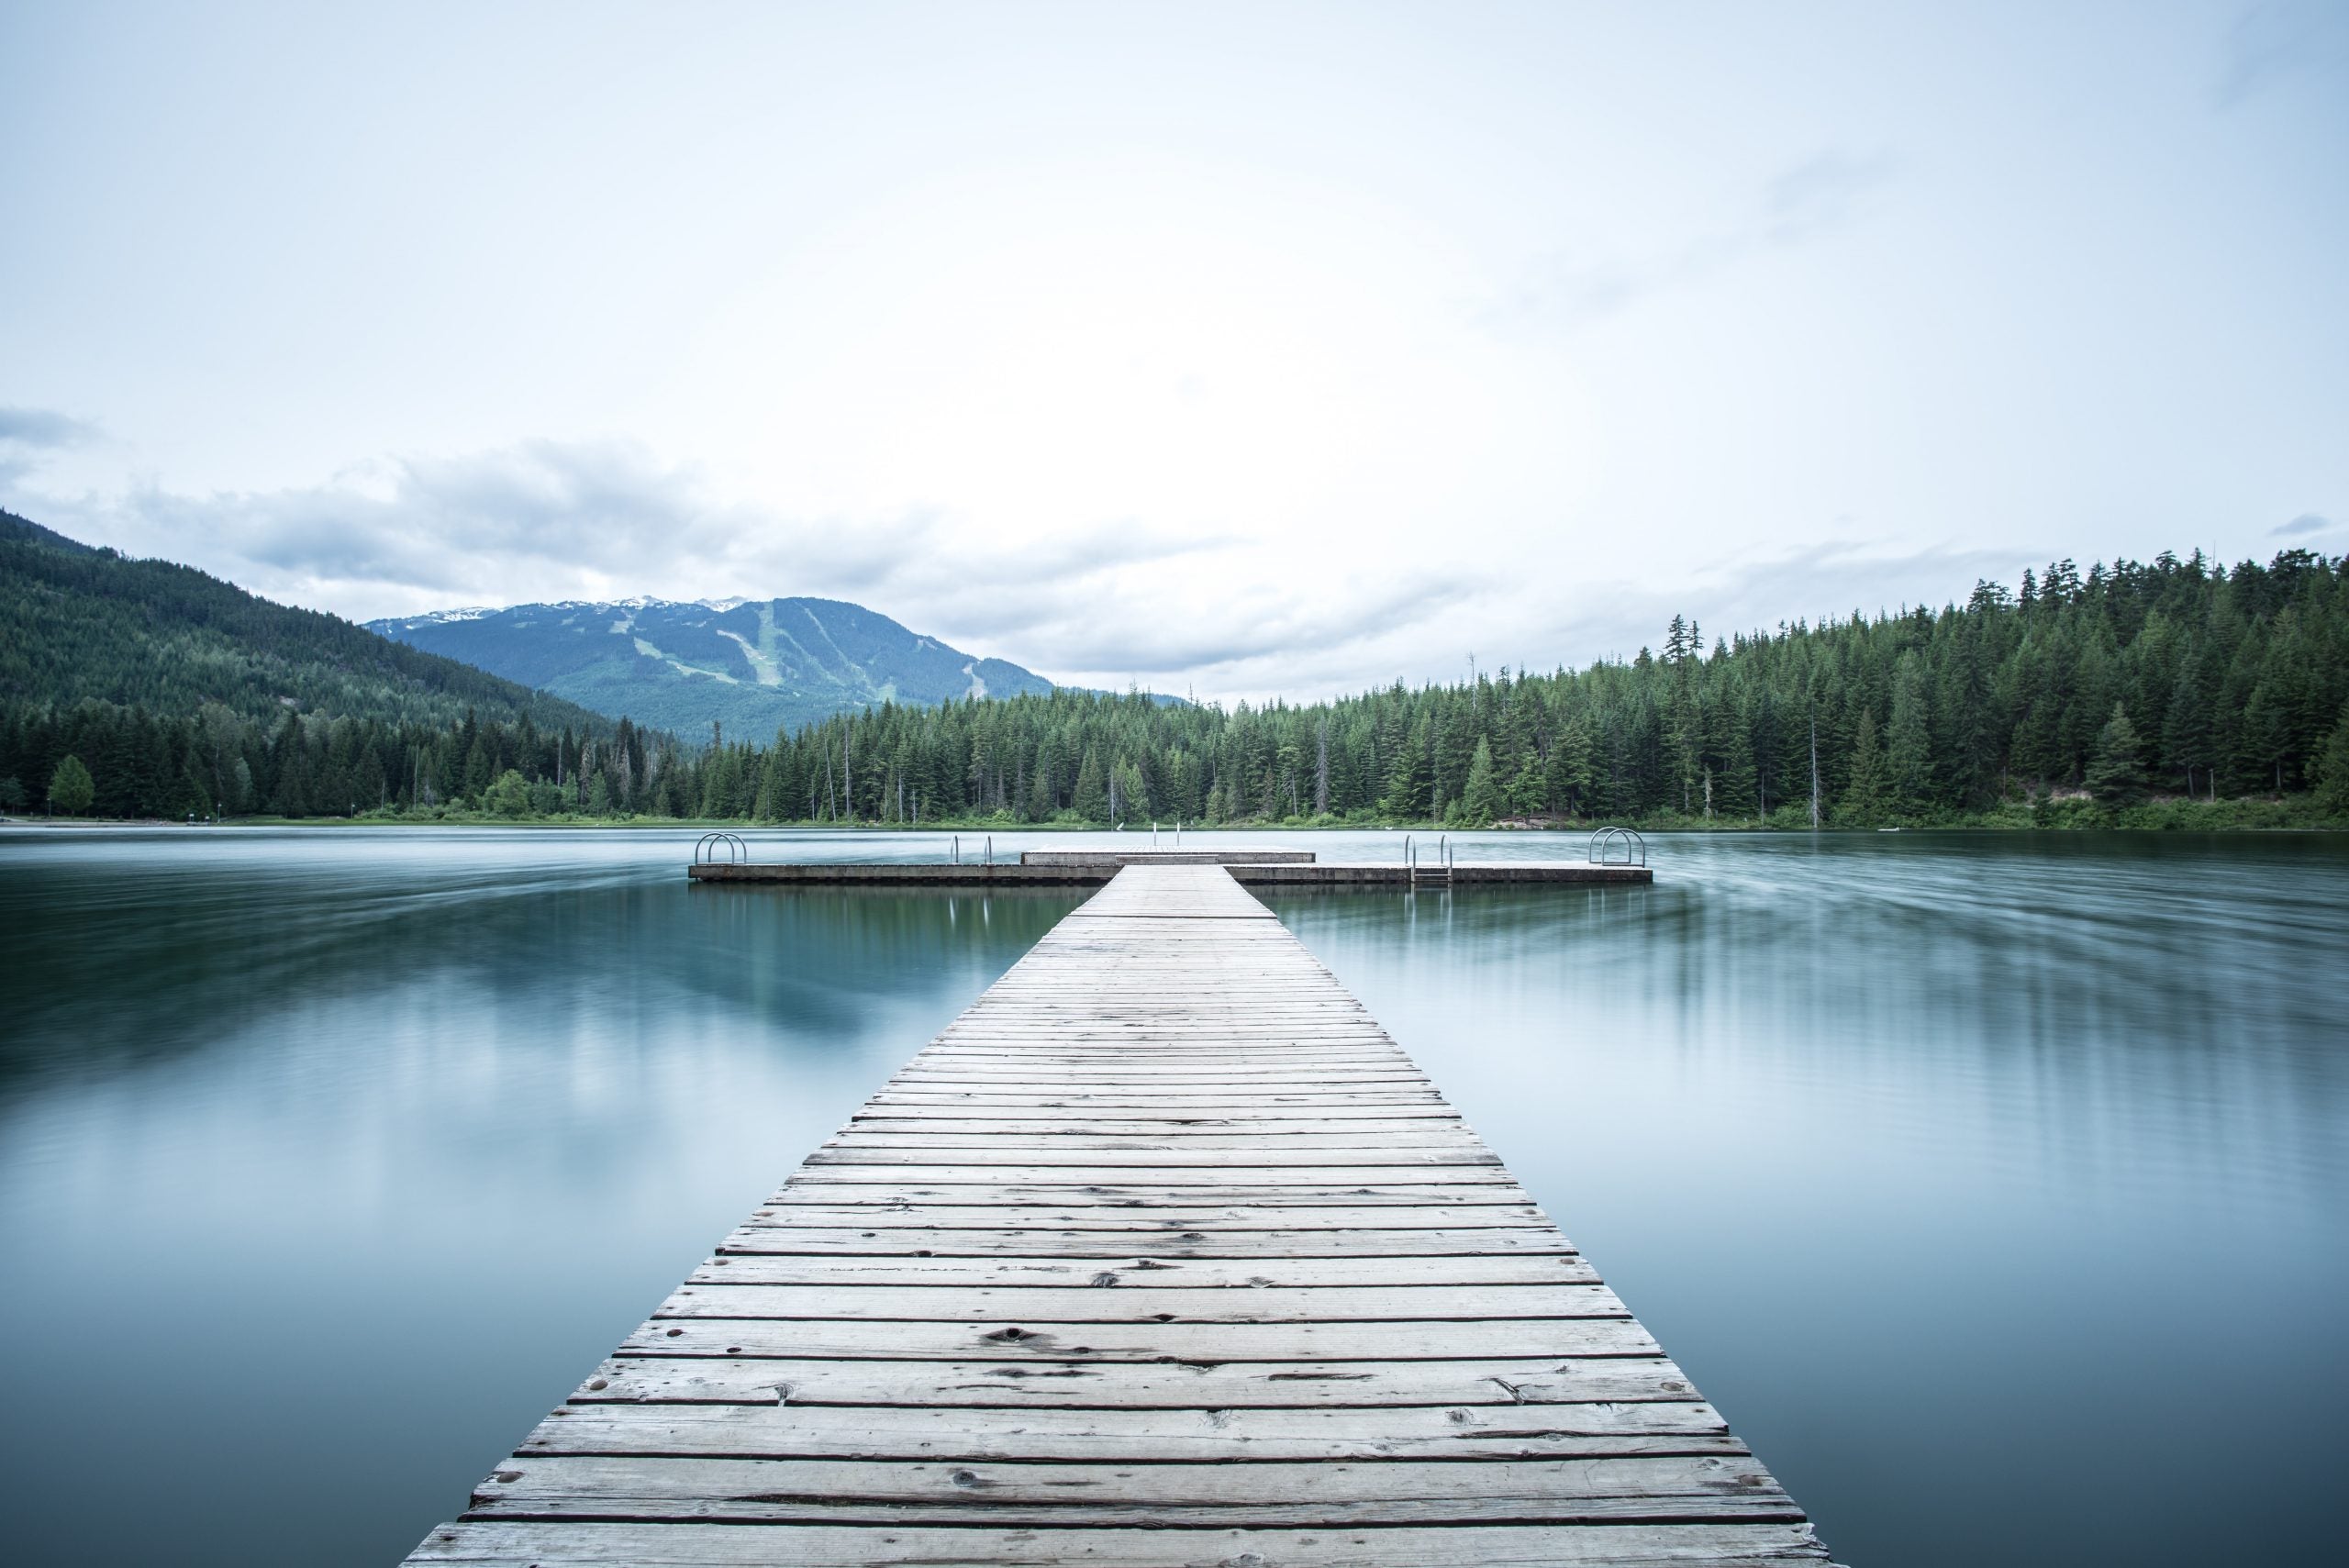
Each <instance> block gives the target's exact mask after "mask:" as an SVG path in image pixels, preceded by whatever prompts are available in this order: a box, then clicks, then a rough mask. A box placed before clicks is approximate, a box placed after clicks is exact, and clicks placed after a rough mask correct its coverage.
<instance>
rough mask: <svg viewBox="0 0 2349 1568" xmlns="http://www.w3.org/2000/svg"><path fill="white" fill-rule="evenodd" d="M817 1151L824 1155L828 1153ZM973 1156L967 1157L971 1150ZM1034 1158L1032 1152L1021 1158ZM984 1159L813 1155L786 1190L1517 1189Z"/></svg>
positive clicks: (1447, 1176) (1378, 1173) (1277, 1169)
mask: <svg viewBox="0 0 2349 1568" xmlns="http://www.w3.org/2000/svg"><path fill="white" fill-rule="evenodd" d="M822 1152H823V1151H822V1150H820V1149H819V1150H818V1151H817V1153H818V1154H820V1153H822ZM966 1152H967V1151H966ZM1022 1152H1027V1151H1022ZM977 1158H978V1156H975V1155H973V1156H970V1157H969V1158H968V1159H964V1160H961V1161H957V1162H953V1163H951V1164H932V1163H930V1162H926V1161H920V1160H910V1159H907V1160H892V1161H886V1162H884V1161H879V1160H855V1161H830V1160H825V1161H818V1160H816V1159H815V1158H814V1157H813V1156H812V1155H811V1156H810V1157H809V1162H808V1163H807V1165H805V1166H803V1167H801V1168H800V1169H799V1170H798V1171H797V1172H796V1173H794V1174H793V1176H792V1177H791V1179H790V1181H789V1182H787V1183H786V1184H785V1190H786V1191H789V1190H794V1189H806V1188H812V1187H821V1186H827V1185H829V1184H834V1183H839V1182H855V1183H859V1184H871V1183H874V1182H921V1183H925V1184H952V1185H958V1186H971V1185H979V1186H992V1185H994V1184H996V1183H998V1182H1025V1183H1029V1184H1035V1185H1058V1186H1068V1187H1098V1186H1125V1185H1131V1184H1136V1183H1145V1184H1150V1185H1153V1186H1191V1187H1220V1186H1222V1185H1223V1184H1225V1183H1226V1182H1227V1181H1229V1180H1230V1178H1231V1177H1232V1176H1233V1175H1234V1174H1238V1175H1240V1176H1241V1178H1242V1179H1243V1180H1245V1181H1247V1182H1248V1183H1249V1184H1252V1185H1255V1186H1266V1187H1289V1186H1295V1187H1319V1188H1323V1189H1328V1188H1331V1187H1378V1186H1390V1185H1396V1184H1406V1185H1417V1184H1421V1183H1425V1182H1432V1181H1442V1182H1450V1183H1454V1184H1459V1185H1463V1186H1486V1187H1492V1186H1500V1187H1510V1188H1516V1187H1517V1182H1516V1180H1515V1179H1514V1178H1513V1177H1511V1176H1510V1175H1509V1173H1508V1172H1507V1171H1506V1170H1504V1169H1503V1168H1502V1167H1501V1166H1499V1165H1459V1164H1445V1163H1431V1162H1427V1161H1415V1160H1393V1161H1386V1162H1381V1163H1378V1164H1375V1165H1369V1164H1351V1165H1311V1164H1306V1165H1286V1164H1275V1163H1268V1162H1264V1161H1252V1162H1249V1163H1248V1164H1247V1165H1245V1166H1236V1165H1230V1164H1187V1163H1179V1162H1173V1161H1172V1160H1171V1158H1170V1159H1164V1160H1156V1161H1137V1162H1108V1161H1099V1162H1093V1163H1088V1164H1083V1165H1074V1164H1059V1163H1047V1162H1031V1163H1021V1164H1017V1165H1010V1164H1005V1165H987V1164H978V1163H974V1161H975V1160H976V1159H977Z"/></svg>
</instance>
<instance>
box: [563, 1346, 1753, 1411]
mask: <svg viewBox="0 0 2349 1568" xmlns="http://www.w3.org/2000/svg"><path fill="white" fill-rule="evenodd" d="M571 1398H572V1402H573V1403H574V1404H597V1403H607V1402H608V1403H618V1404H633V1403H652V1404H662V1403H668V1404H692V1405H774V1404H788V1405H795V1406H796V1405H906V1406H917V1407H924V1408H933V1407H935V1408H943V1407H951V1406H968V1405H1002V1406H1012V1407H1029V1406H1050V1405H1067V1406H1083V1407H1093V1408H1114V1409H1150V1408H1159V1409H1166V1408H1172V1409H1186V1410H1196V1409H1207V1410H1239V1409H1254V1408H1267V1407H1271V1408H1278V1407H1291V1406H1324V1407H1328V1406H1338V1407H1355V1408H1359V1407H1367V1406H1375V1405H1431V1406H1465V1405H1599V1404H1606V1405H1625V1404H1652V1403H1664V1404H1674V1405H1689V1406H1691V1409H1690V1410H1689V1411H1687V1412H1686V1413H1685V1414H1686V1416H1687V1419H1689V1420H1697V1419H1699V1418H1700V1416H1701V1418H1709V1415H1710V1410H1711V1407H1709V1406H1705V1405H1701V1404H1698V1403H1696V1396H1695V1393H1694V1391H1693V1389H1692V1388H1691V1386H1690V1385H1689V1382H1688V1379H1687V1374H1685V1373H1682V1372H1681V1370H1680V1369H1679V1368H1678V1367H1676V1366H1675V1365H1674V1364H1673V1363H1672V1362H1669V1361H1666V1360H1664V1358H1663V1357H1661V1356H1598V1357H1591V1358H1588V1359H1583V1360H1569V1359H1562V1358H1560V1357H1556V1356H1546V1357H1536V1358H1533V1359H1531V1360H1522V1359H1520V1360H1515V1361H1432V1362H1213V1363H1198V1362H1185V1363H1182V1364H1179V1365H1171V1366H1170V1365H1164V1364H1159V1363H1154V1362H1145V1363H1141V1364H1136V1363H1133V1362H1034V1363H1031V1364H1027V1365H1021V1364H1019V1363H1016V1362H933V1361H904V1362H888V1361H792V1360H762V1361H744V1360H742V1359H740V1357H727V1358H721V1359H718V1360H711V1359H708V1358H707V1357H684V1358H678V1359H671V1358H667V1357H660V1356H615V1357H613V1358H612V1359H610V1360H608V1361H607V1362H604V1363H603V1365H601V1366H599V1367H597V1368H596V1370H595V1372H594V1373H590V1374H589V1375H588V1377H587V1379H586V1381H585V1382H584V1383H582V1384H581V1385H579V1387H578V1388H577V1390H575V1391H574V1392H573V1394H572V1396H571ZM1624 1419H1630V1418H1629V1417H1628V1416H1627V1417H1625V1418H1624Z"/></svg>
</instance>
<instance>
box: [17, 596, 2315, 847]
mask: <svg viewBox="0 0 2349 1568" xmlns="http://www.w3.org/2000/svg"><path fill="white" fill-rule="evenodd" d="M2344 575H2349V562H2344V560H2343V559H2340V558H2334V559H2328V558H2326V557H2324V556H2322V555H2320V554H2315V553H2311V552H2310V551H2307V550H2288V551H2285V552H2284V553H2282V554H2279V555H2277V556H2276V557H2275V558H2274V559H2273V560H2272V561H2270V562H2267V563H2266V564H2265V565H2261V564H2258V563H2256V562H2243V563H2242V564H2240V565H2238V566H2236V567H2234V568H2232V570H2229V569H2226V568H2224V567H2221V566H2220V565H2219V564H2217V563H2215V562H2210V561H2208V560H2206V559H2205V558H2204V557H2203V556H2202V555H2201V554H2200V552H2199V551H2198V552H2196V553H2195V554H2193V555H2192V556H2190V557H2188V558H2187V559H2185V560H2180V559H2178V558H2177V557H2176V556H2174V555H2171V554H2168V553H2164V554H2163V555H2161V556H2159V557H2157V558H2156V559H2155V560H2154V561H2153V562H2149V563H2139V562H2129V561H2123V562H2119V563H2117V564H2115V565H2112V566H2110V567H2107V566H2104V565H2102V564H2097V565H2094V566H2091V567H2090V568H2088V569H2087V571H2086V572H2082V571H2080V570H2079V569H2078V568H2077V566H2076V565H2075V564H2074V563H2073V562H2070V561H2059V562H2055V563H2054V564H2052V565H2050V566H2049V567H2048V568H2047V569H2046V571H2045V572H2044V573H2035V572H2026V573H2024V574H2023V578H2022V583H2021V589H2020V591H2013V590H2009V589H2008V588H2006V587H2005V586H2003V585H2001V584H1992V583H1987V582H1986V583H1982V584H1977V585H1976V588H1975V590H1974V592H1973V594H1972V595H1971V596H1970V597H1969V598H1968V599H1967V601H1966V602H1965V604H1964V605H1949V606H1943V608H1941V609H1939V610H1932V609H1928V608H1925V607H1921V606H1920V607H1919V608H1916V609H1913V610H1903V611H1901V612H1899V613H1898V614H1887V615H1878V616H1876V617H1864V616H1861V615H1859V614H1857V613H1855V614H1854V615H1853V616H1852V617H1849V618H1847V619H1830V620H1827V621H1824V622H1821V623H1820V624H1818V625H1811V624H1808V623H1804V622H1796V623H1792V624H1782V625H1781V626H1779V627H1778V628H1776V629H1775V630H1771V631H1755V632H1747V633H1740V634H1737V635H1734V636H1731V637H1730V638H1727V639H1718V638H1717V639H1713V640H1712V641H1711V643H1710V644H1709V645H1708V643H1707V641H1706V639H1705V637H1704V634H1703V633H1702V631H1701V630H1700V628H1698V626H1697V625H1696V624H1695V623H1694V622H1692V621H1689V620H1687V619H1686V618H1685V617H1675V619H1674V620H1673V622H1672V623H1671V625H1670V626H1669V627H1668V628H1666V629H1665V631H1664V637H1663V639H1662V640H1661V643H1660V645H1659V646H1658V647H1656V648H1654V649H1642V651H1640V653H1639V655H1638V656H1637V657H1636V658H1634V659H1631V660H1628V661H1609V662H1599V663H1597V664H1593V665H1590V666H1589V667H1587V668H1585V669H1582V670H1577V671H1567V670H1564V669H1560V670H1556V671H1553V672H1551V673H1524V672H1511V671H1509V670H1508V669H1507V668H1503V669H1501V670H1498V671H1497V672H1494V673H1489V674H1483V673H1479V674H1476V675H1475V676H1474V677H1473V678H1471V679H1469V680H1466V681H1463V682H1459V683H1454V684H1444V685H1426V686H1420V687H1418V688H1408V687H1406V686H1404V685H1402V684H1399V683H1398V684H1396V685H1393V686H1390V687H1387V688H1385V689H1383V690H1378V691H1373V692H1368V693H1364V694H1363V695H1359V696H1353V697H1348V698H1343V699H1340V700H1338V701H1334V702H1329V703H1319V704H1307V705H1295V704H1289V703H1283V702H1275V703H1271V704H1267V705H1264V706H1252V705H1249V704H1244V703H1243V704H1241V705H1238V706H1234V707H1231V708H1230V709H1226V708H1224V707H1221V706H1168V705H1163V704H1161V703H1158V702H1156V701H1153V700H1152V699H1151V698H1149V697H1146V696H1142V695H1104V694H1091V693H1081V692H1073V691H1055V692H1052V693H1051V694H1049V695H1030V696H1019V697H1012V698H1008V699H975V700H960V701H953V702H949V703H945V704H943V705H941V706H936V707H923V706H897V705H883V706H878V707H874V708H870V709H866V710H863V711H858V712H852V713H845V714H841V715H837V716H834V717H830V718H828V719H825V720H822V721H820V722H818V723H815V724H810V725H807V726H806V727H804V728H800V729H798V730H797V731H796V732H792V733H788V734H778V735H777V736H776V737H775V738H774V740H772V741H771V742H764V743H761V742H756V741H750V740H727V739H726V738H725V737H724V736H722V735H717V734H714V735H713V736H712V738H711V740H710V742H709V743H708V744H707V745H701V746H688V745H686V744H684V743H682V742H680V741H678V740H675V739H674V738H672V737H668V736H665V735H657V734H652V733H650V732H647V731H644V730H642V729H640V728H636V727H634V726H631V725H629V724H627V723H625V722H623V723H622V724H621V725H620V726H619V728H618V732H617V737H616V738H607V739H604V740H596V739H594V738H590V737H584V736H581V735H577V734H575V733H573V731H572V730H570V729H568V728H565V729H563V730H561V731H556V732H549V731H545V730H541V729H539V728H535V727H534V726H533V725H532V723H531V721H530V719H529V717H528V716H527V715H525V716H524V717H521V718H520V719H519V720H518V721H508V722H485V721H483V720H480V719H479V718H477V717H474V716H473V715H470V714H469V715H468V716H467V717H466V718H465V719H464V721H463V722H462V724H459V725H454V726H448V727H443V728H430V727H425V726H417V725H405V726H398V727H392V726H387V725H385V724H383V723H380V722H361V721H355V720H350V719H336V718H328V717H322V716H318V715H314V714H301V715H296V714H293V713H290V712H289V713H287V714H285V715H284V716H283V717H280V718H279V719H278V720H277V721H276V722H275V723H274V724H273V725H262V724H258V723H254V722H252V721H243V722H242V727H241V728H240V727H239V723H237V722H234V721H235V720H236V716H235V715H233V714H228V713H227V712H226V710H218V711H216V710H215V709H214V708H213V707H211V706H207V707H206V708H205V709H202V710H199V711H198V712H197V713H196V714H195V715H192V716H189V717H183V718H173V717H161V716H158V715H153V714H148V713H145V712H143V711H139V710H129V711H125V710H120V709H109V708H106V707H105V706H103V705H95V704H84V705H83V706H79V707H77V708H74V709H72V710H71V711H67V712H58V711H53V710H49V709H40V710H32V709H20V710H19V711H17V713H15V714H13V715H10V716H8V717H6V722H5V723H0V744H5V746H6V751H0V790H5V789H6V783H5V781H6V780H7V779H15V780H17V781H18V786H17V787H18V791H19V793H20V794H23V793H29V792H30V790H31V787H32V786H31V784H29V783H28V781H39V782H40V783H41V784H47V783H48V782H49V781H50V779H51V777H52V771H53V769H54V768H55V767H56V766H57V765H58V764H59V763H61V762H62V760H63V758H64V757H65V756H66V755H67V754H69V753H70V754H72V755H75V756H77V757H78V758H79V759H80V760H81V761H82V762H84V763H86V764H87V765H88V770H89V773H90V774H91V777H92V779H93V781H94V784H95V806H94V808H95V809H96V810H98V811H100V812H101V813H103V814H106V815H148V814H151V815H173V814H176V812H177V811H178V810H179V809H180V808H181V807H182V806H185V807H186V808H188V809H195V802H196V801H197V800H199V799H201V800H202V801H204V802H205V803H206V804H208V805H211V806H217V808H219V809H223V810H232V811H259V810H267V811H270V812H272V813H273V814H276V815H284V816H299V815H320V814H324V815H332V814H339V813H347V812H349V811H351V810H358V811H362V812H364V811H366V810H369V809H371V808H372V809H378V810H385V811H406V812H415V811H445V810H448V809H450V808H451V806H462V807H463V808H466V809H473V810H482V811H486V812H489V813H491V814H493V815H499V816H508V817H530V816H551V815H558V814H563V813H578V814H584V815H591V816H596V817H605V816H618V815H625V814H635V815H645V816H653V817H692V818H711V819H733V820H751V821H763V822H813V823H823V822H840V823H847V822H859V823H881V824H904V825H908V826H911V825H918V824H927V823H938V824H941V825H946V824H950V823H963V822H974V821H984V822H993V823H1006V824H1012V823H1028V824H1034V823H1070V824H1105V823H1108V822H1112V821H1124V822H1141V821H1150V820H1158V821H1172V820H1175V819H1180V820H1182V821H1185V822H1193V823H1201V824H1209V825H1212V824H1239V823H1257V822H1266V823H1269V822H1287V821H1307V822H1310V821H1324V822H1332V823H1370V822H1410V823H1418V822H1442V823H1447V824H1453V825H1459V826H1484V825H1488V824H1490V823H1493V822H1496V821H1506V820H1511V819H1523V820H1529V821H1545V820H1575V821H1580V820H1591V819H1608V820H1619V821H1633V822H1661V823H1672V822H1688V823H1705V822H1709V823H1712V824H1715V825H1734V824H1740V823H1747V824H1756V825H1760V824H1768V825H1772V826H1781V827H1796V826H1808V825H1809V824H1811V823H1813V822H1814V821H1816V822H1817V823H1819V824H1820V825H1822V826H1891V825H1901V824H1916V825H1930V824H1933V823H1954V822H1963V821H1969V820H1985V819H1994V820H2004V819H2012V818H2013V814H2014V813H2016V812H2017V811H2021V810H2025V809H2036V808H2038V807H2040V806H2063V805H2065V804H2066V803H2071V802H2081V803H2092V804H2093V805H2095V806H2097V807H2099V809H2104V810H2107V811H2110V810H2112V809H2116V808H2127V807H2129V806H2132V805H2133V804H2135V803H2137V802H2139V801H2142V800H2144V799H2146V798H2147V797H2150V796H2157V795H2158V796H2167V797H2172V798H2175V799H2181V800H2183V799H2191V800H2196V801H2212V802H2216V801H2222V800H2243V799H2247V798H2253V797H2263V798H2264V797H2285V798H2290V799H2303V800H2307V801H2310V802H2312V803H2313V809H2316V810H2318V811H2319V812H2329V813H2332V814H2334V815H2336V816H2349V707H2345V706H2344V705H2349V600H2344V595H2343V589H2344V581H2343V580H2344ZM84 737H86V739H84ZM109 748H111V749H109ZM94 753H95V754H94ZM2310 792H2313V793H2312V794H2311V793H2310ZM152 806H163V807H164V809H161V810H153V809H151V807H152ZM297 808H298V809H297ZM2002 813H2004V814H2006V815H2005V816H2003V817H2002V816H2001V815H2000V814H2002Z"/></svg>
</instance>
